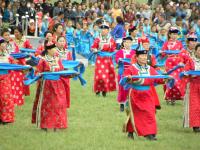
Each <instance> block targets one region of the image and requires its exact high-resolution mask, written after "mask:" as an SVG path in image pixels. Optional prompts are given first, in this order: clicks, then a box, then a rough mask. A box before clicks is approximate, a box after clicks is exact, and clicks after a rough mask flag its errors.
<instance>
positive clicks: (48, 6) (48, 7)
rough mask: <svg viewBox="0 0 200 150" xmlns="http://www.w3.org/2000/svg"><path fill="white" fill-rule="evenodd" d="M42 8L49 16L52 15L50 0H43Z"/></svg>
mask: <svg viewBox="0 0 200 150" xmlns="http://www.w3.org/2000/svg"><path fill="white" fill-rule="evenodd" d="M42 8H43V10H44V11H46V12H48V13H49V16H50V17H51V18H52V17H53V6H52V4H51V0H45V2H44V3H42Z"/></svg>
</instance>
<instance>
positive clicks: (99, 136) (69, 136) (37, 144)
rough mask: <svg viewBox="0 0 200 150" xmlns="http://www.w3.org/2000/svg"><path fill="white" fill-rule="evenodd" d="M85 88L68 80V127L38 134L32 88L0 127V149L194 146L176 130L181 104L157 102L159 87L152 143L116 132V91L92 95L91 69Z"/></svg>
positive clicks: (167, 149)
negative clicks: (10, 121) (13, 115)
mask: <svg viewBox="0 0 200 150" xmlns="http://www.w3.org/2000/svg"><path fill="white" fill-rule="evenodd" d="M84 76H85V79H86V80H87V82H88V83H87V86H86V87H80V84H79V82H78V81H72V82H71V85H72V86H71V100H72V103H71V108H70V110H69V111H68V121H69V128H68V129H66V130H64V131H59V132H48V133H46V132H44V131H41V130H40V129H37V128H36V126H35V125H32V124H31V111H32V105H33V98H34V95H35V86H32V94H31V96H30V97H27V98H26V103H25V105H24V106H23V107H22V108H19V107H17V108H16V121H15V123H14V124H13V125H7V126H3V125H0V150H13V149H15V150H199V149H200V142H199V139H200V134H195V133H193V132H192V130H191V129H184V128H182V114H183V111H182V110H183V105H182V102H179V103H177V104H176V105H175V106H168V105H166V103H165V102H164V100H163V92H162V87H159V89H158V92H159V95H160V100H161V103H162V109H161V110H160V111H159V112H158V113H157V121H158V127H159V131H158V135H157V137H158V141H154V142H150V141H147V140H145V139H144V138H143V137H135V140H130V139H128V138H127V136H126V135H125V134H124V133H123V132H122V124H123V122H124V121H125V119H126V115H125V113H121V112H119V105H118V104H117V102H116V95H117V93H116V92H114V93H110V94H108V96H107V97H106V98H103V97H96V96H95V94H94V93H92V81H93V68H92V67H89V68H87V70H86V73H85V75H84Z"/></svg>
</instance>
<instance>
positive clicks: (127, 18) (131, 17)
mask: <svg viewBox="0 0 200 150" xmlns="http://www.w3.org/2000/svg"><path fill="white" fill-rule="evenodd" d="M134 19H135V15H134V12H133V10H132V9H131V8H129V9H128V11H126V13H125V14H124V21H126V22H128V23H130V24H132V22H133V20H134Z"/></svg>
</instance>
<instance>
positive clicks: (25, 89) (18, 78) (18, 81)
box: [12, 37, 33, 106]
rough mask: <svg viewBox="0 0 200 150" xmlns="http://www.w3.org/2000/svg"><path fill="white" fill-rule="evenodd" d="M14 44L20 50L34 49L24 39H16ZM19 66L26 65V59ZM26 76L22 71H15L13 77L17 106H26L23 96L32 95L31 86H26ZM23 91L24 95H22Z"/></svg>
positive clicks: (21, 60) (20, 61) (20, 60)
mask: <svg viewBox="0 0 200 150" xmlns="http://www.w3.org/2000/svg"><path fill="white" fill-rule="evenodd" d="M14 42H15V43H16V44H17V46H18V47H19V48H30V49H32V48H33V47H32V45H31V44H30V41H29V40H27V39H25V38H24V37H22V39H21V40H17V39H14ZM18 61H19V62H18V64H20V65H26V60H25V59H19V60H18ZM24 78H25V75H24V74H23V73H22V71H14V75H13V77H12V83H13V85H14V86H15V94H14V99H15V104H17V105H18V106H21V105H23V104H24V98H23V96H24V95H25V96H28V95H30V88H29V86H25V85H24V83H23V81H24ZM21 91H22V94H21Z"/></svg>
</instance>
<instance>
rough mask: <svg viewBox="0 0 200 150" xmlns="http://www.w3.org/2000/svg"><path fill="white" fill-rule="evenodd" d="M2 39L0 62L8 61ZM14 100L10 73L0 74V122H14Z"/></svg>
mask: <svg viewBox="0 0 200 150" xmlns="http://www.w3.org/2000/svg"><path fill="white" fill-rule="evenodd" d="M4 42H5V41H4V39H1V40H0V63H9V55H8V54H7V53H6V44H5V43H4ZM14 116H15V112H14V101H13V98H12V87H11V73H8V74H5V75H1V74H0V123H3V124H7V123H12V122H14Z"/></svg>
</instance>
